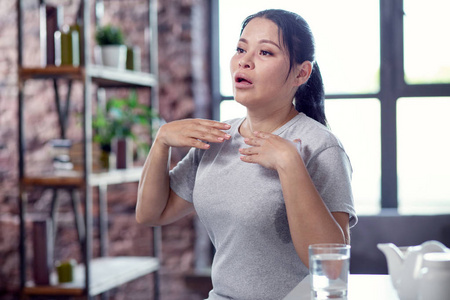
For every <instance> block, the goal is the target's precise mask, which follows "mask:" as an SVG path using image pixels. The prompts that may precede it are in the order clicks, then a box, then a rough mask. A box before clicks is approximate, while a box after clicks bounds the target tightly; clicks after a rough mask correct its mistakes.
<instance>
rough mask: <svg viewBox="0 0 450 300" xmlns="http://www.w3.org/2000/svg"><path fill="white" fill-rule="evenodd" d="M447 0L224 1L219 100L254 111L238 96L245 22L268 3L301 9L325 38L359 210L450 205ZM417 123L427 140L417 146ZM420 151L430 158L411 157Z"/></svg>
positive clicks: (323, 60)
mask: <svg viewBox="0 0 450 300" xmlns="http://www.w3.org/2000/svg"><path fill="white" fill-rule="evenodd" d="M447 2H448V1H446V0H430V1H429V2H427V3H426V4H424V2H423V1H420V0H403V1H402V0H370V1H358V0H347V1H334V0H321V1H305V0H299V1H290V0H278V1H276V4H274V3H273V1H263V0H259V1H255V0H247V1H245V2H243V1H238V0H216V1H215V3H216V4H217V8H216V9H217V11H218V16H219V18H218V20H219V21H218V22H217V23H213V28H214V26H216V30H217V31H218V32H219V35H218V36H219V39H218V43H219V47H218V52H219V57H220V67H218V68H216V70H214V69H213V76H220V85H219V88H218V92H217V93H215V95H218V96H217V97H218V98H220V99H216V101H217V102H216V103H217V105H216V107H215V109H216V110H217V111H218V110H220V118H221V119H222V120H225V119H229V118H232V117H236V116H239V117H241V116H244V115H245V108H243V107H242V106H240V105H239V104H237V103H235V102H234V101H233V98H232V91H231V81H230V80H231V76H230V74H229V60H230V58H231V56H232V55H233V53H234V50H235V46H236V42H237V39H238V36H239V31H240V25H241V24H240V22H241V21H242V20H243V19H244V18H245V17H247V16H248V15H250V14H252V13H254V12H257V11H260V10H262V9H267V8H282V9H287V10H291V11H294V12H297V13H299V14H300V15H301V16H303V17H304V18H305V19H306V21H307V22H308V23H309V24H310V26H311V29H312V31H313V33H314V36H315V38H316V60H317V61H318V63H319V66H320V68H321V72H322V76H323V79H324V84H325V92H326V104H325V107H326V114H327V118H328V120H329V123H330V127H331V129H332V131H333V132H335V134H336V135H337V136H338V137H339V138H340V140H341V141H342V142H343V144H344V147H345V148H346V151H347V153H348V154H349V157H350V159H351V162H352V166H353V170H354V173H353V190H354V196H355V205H356V209H357V212H358V213H359V214H374V213H378V212H379V211H380V209H382V208H397V209H398V210H399V212H401V213H407V214H411V213H448V212H450V191H449V188H448V187H447V186H449V185H448V182H450V178H449V176H450V175H446V171H447V170H448V169H449V168H450V160H449V159H447V158H446V157H447V156H448V155H447V154H446V151H447V152H448V149H450V147H449V144H448V143H447V142H446V141H444V139H442V138H439V136H441V137H442V136H448V132H449V129H450V128H449V123H450V122H449V121H445V120H446V116H445V115H446V114H447V113H448V112H449V111H450V97H449V96H450V56H449V55H448V54H447V53H450V38H449V36H450V30H449V28H450V26H449V25H450V21H449V20H448V18H447V17H446V15H445V13H446V12H448V11H449V9H450V4H449V3H447ZM402 5H403V7H402ZM237 8H238V9H237ZM403 11H404V14H403ZM383 12H386V14H383ZM230 16H233V17H232V20H231V18H230ZM235 20H237V21H235ZM381 62H383V63H381ZM418 112H421V114H420V119H419V118H418V116H417V113H418ZM214 115H215V116H217V118H219V113H217V112H216V113H215V114H214ZM418 132H420V136H421V138H420V139H421V140H422V142H420V143H424V144H426V148H427V149H423V148H422V149H421V150H419V149H420V147H419V148H418V147H414V145H415V143H417V142H418V140H416V139H417V138H418V137H417V136H416V135H415V134H417V133H418ZM432 133H433V134H434V133H435V134H436V135H435V136H432V135H431V134H432ZM424 146H425V145H424ZM420 151H426V154H424V153H419V152H420ZM419 154H421V155H422V156H427V157H428V158H427V160H425V159H422V160H421V161H419V162H415V161H414V162H415V163H412V160H413V159H416V157H417V155H419ZM448 173H449V174H450V172H448ZM419 182H420V183H421V184H418V183H419ZM445 182H447V184H445ZM419 190H420V191H419ZM431 191H432V192H431Z"/></svg>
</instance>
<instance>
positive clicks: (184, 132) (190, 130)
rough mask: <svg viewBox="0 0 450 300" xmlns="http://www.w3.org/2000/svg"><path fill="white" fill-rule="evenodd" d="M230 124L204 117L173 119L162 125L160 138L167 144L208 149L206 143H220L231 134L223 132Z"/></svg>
mask: <svg viewBox="0 0 450 300" xmlns="http://www.w3.org/2000/svg"><path fill="white" fill-rule="evenodd" d="M230 127H231V126H230V125H229V124H226V123H222V122H217V121H212V120H204V119H185V120H179V121H173V122H170V123H167V124H165V125H163V126H162V128H163V129H162V133H161V138H162V139H163V141H164V143H165V144H166V145H167V146H173V147H184V146H188V147H195V148H200V149H208V148H209V145H208V143H221V142H224V141H225V140H229V139H230V138H231V136H230V135H229V134H227V133H226V132H224V130H228V129H230Z"/></svg>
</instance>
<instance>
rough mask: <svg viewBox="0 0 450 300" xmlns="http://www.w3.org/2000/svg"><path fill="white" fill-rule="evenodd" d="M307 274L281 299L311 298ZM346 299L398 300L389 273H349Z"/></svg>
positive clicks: (304, 299) (307, 299)
mask: <svg viewBox="0 0 450 300" xmlns="http://www.w3.org/2000/svg"><path fill="white" fill-rule="evenodd" d="M311 299H313V297H312V296H311V289H310V285H309V276H307V277H305V279H303V280H302V281H301V282H300V283H299V284H298V285H297V286H296V287H295V288H294V289H293V290H292V291H291V292H290V293H289V294H288V295H287V296H286V297H285V298H283V300H311ZM347 299H348V300H361V299H364V300H380V299H383V300H399V298H398V296H397V293H396V291H395V289H394V287H393V286H392V282H391V278H390V277H389V275H359V274H350V275H349V278H348V296H347Z"/></svg>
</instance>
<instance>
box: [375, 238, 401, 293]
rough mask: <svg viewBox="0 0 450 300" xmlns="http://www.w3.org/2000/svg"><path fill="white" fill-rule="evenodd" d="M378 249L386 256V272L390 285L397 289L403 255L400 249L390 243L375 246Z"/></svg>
mask: <svg viewBox="0 0 450 300" xmlns="http://www.w3.org/2000/svg"><path fill="white" fill-rule="evenodd" d="M377 247H378V249H380V250H381V252H383V254H384V255H385V256H386V260H387V266H388V272H389V275H390V276H391V280H392V283H393V285H394V287H395V288H397V282H398V279H399V278H400V276H401V270H402V265H403V261H404V255H403V253H402V252H401V251H400V249H399V248H398V247H397V246H395V245H394V244H392V243H385V244H377Z"/></svg>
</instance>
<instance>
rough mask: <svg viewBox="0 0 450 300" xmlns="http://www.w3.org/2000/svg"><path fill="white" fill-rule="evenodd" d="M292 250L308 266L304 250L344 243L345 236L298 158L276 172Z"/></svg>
mask: <svg viewBox="0 0 450 300" xmlns="http://www.w3.org/2000/svg"><path fill="white" fill-rule="evenodd" d="M278 174H279V177H280V181H281V186H282V191H283V197H284V200H285V204H286V211H287V217H288V222H289V228H290V232H291V236H292V241H293V243H294V246H295V249H296V251H297V253H298V255H299V257H300V259H301V260H302V261H303V263H304V264H305V265H306V266H308V246H309V245H310V244H315V243H345V242H346V237H345V236H346V235H345V234H344V232H343V230H342V228H341V227H340V226H339V224H338V223H337V222H336V220H335V219H334V217H333V216H332V215H331V213H330V211H329V210H328V208H327V207H326V205H325V204H324V202H323V200H322V198H321V196H320V194H319V193H318V191H317V190H316V188H315V186H314V183H313V182H312V180H311V177H310V176H309V174H308V172H307V170H306V167H305V166H304V164H303V161H302V159H301V157H300V156H299V155H297V156H296V157H295V162H294V161H292V159H291V160H290V161H289V163H288V164H286V165H285V167H282V168H279V169H278Z"/></svg>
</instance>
